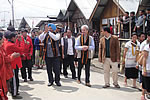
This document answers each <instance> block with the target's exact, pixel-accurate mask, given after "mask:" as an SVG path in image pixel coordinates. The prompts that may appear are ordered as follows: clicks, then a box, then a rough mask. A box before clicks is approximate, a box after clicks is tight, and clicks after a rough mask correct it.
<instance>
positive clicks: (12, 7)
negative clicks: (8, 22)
mask: <svg viewBox="0 0 150 100" xmlns="http://www.w3.org/2000/svg"><path fill="white" fill-rule="evenodd" d="M8 2H9V4H10V5H11V9H12V25H13V27H14V22H15V18H14V0H12V2H10V1H9V0H8Z"/></svg>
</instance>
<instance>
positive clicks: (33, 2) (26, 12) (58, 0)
mask: <svg viewBox="0 0 150 100" xmlns="http://www.w3.org/2000/svg"><path fill="white" fill-rule="evenodd" d="M10 1H12V0H10ZM66 2H67V4H66ZM69 3H70V0H14V10H15V19H21V18H22V17H46V16H47V15H52V16H55V15H57V14H58V13H59V11H60V9H66V8H67V6H68V4H69ZM0 4H1V6H0V25H2V24H3V23H4V19H5V20H6V22H8V21H9V20H10V19H12V17H11V6H10V4H9V2H8V0H0ZM4 11H5V12H4Z"/></svg>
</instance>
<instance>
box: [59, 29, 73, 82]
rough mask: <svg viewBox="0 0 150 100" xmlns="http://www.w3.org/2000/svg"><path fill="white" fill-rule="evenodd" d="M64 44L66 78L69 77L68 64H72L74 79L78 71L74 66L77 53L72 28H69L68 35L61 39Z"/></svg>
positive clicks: (63, 56)
mask: <svg viewBox="0 0 150 100" xmlns="http://www.w3.org/2000/svg"><path fill="white" fill-rule="evenodd" d="M61 45H62V58H63V59H64V63H63V74H64V76H65V78H67V77H68V72H67V66H68V65H69V66H70V69H71V72H72V79H76V71H75V66H74V55H75V48H74V46H75V38H74V37H72V32H71V30H67V36H66V37H64V38H62V39H61Z"/></svg>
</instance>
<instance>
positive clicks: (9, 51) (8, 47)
mask: <svg viewBox="0 0 150 100" xmlns="http://www.w3.org/2000/svg"><path fill="white" fill-rule="evenodd" d="M5 50H6V53H7V54H8V55H11V54H13V53H14V52H16V53H20V54H21V53H22V51H23V47H18V46H17V45H16V44H15V43H12V42H9V41H8V42H7V44H5ZM16 65H17V66H18V67H19V68H21V67H22V62H21V58H20V57H18V58H15V59H13V60H12V62H11V66H12V69H16Z"/></svg>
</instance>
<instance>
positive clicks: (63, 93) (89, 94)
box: [9, 69, 141, 100]
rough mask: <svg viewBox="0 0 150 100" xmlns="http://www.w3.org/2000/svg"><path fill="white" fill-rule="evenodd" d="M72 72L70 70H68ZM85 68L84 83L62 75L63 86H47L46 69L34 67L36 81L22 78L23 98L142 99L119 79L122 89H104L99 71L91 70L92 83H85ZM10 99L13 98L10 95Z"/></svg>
mask: <svg viewBox="0 0 150 100" xmlns="http://www.w3.org/2000/svg"><path fill="white" fill-rule="evenodd" d="M68 72H70V70H69V71H68ZM84 75H85V73H84V70H83V71H82V84H78V83H77V82H76V81H75V80H72V79H71V75H69V78H68V79H65V78H64V77H63V75H61V83H62V87H57V86H55V85H54V86H52V87H48V86H47V72H46V69H40V70H39V69H38V70H37V69H34V70H33V78H34V81H33V82H30V81H28V82H27V83H24V82H23V80H21V79H20V94H21V96H22V97H23V100H140V94H141V93H140V92H139V91H138V90H135V89H132V88H131V87H124V85H123V82H121V81H119V84H120V86H121V88H120V89H116V88H114V87H113V85H111V87H110V88H108V89H103V88H102V86H103V84H104V80H103V74H102V73H99V72H97V71H91V85H92V87H91V88H89V87H86V86H85V85H84ZM9 100H12V99H11V97H10V96H9Z"/></svg>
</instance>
